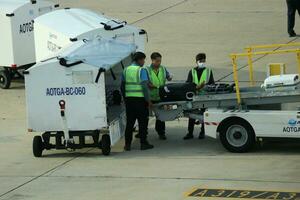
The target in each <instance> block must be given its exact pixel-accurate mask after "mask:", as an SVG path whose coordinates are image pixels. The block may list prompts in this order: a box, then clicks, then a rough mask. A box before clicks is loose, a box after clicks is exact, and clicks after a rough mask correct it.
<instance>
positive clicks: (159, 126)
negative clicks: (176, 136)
mask: <svg viewBox="0 0 300 200" xmlns="http://www.w3.org/2000/svg"><path fill="white" fill-rule="evenodd" d="M155 130H156V132H157V133H158V135H164V134H165V133H166V123H165V122H163V121H160V120H158V119H156V122H155Z"/></svg>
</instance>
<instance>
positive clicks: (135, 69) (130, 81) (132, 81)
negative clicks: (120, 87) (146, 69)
mask: <svg viewBox="0 0 300 200" xmlns="http://www.w3.org/2000/svg"><path fill="white" fill-rule="evenodd" d="M141 69H142V68H141V67H140V66H135V65H131V66H128V67H126V68H125V69H124V72H123V73H124V78H125V96H126V97H144V93H143V88H142V85H141V79H140V74H141Z"/></svg>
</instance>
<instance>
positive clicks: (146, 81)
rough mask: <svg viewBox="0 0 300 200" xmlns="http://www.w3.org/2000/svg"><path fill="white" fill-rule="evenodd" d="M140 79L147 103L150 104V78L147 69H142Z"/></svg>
mask: <svg viewBox="0 0 300 200" xmlns="http://www.w3.org/2000/svg"><path fill="white" fill-rule="evenodd" d="M140 79H141V85H142V89H143V93H144V98H145V101H147V102H150V92H149V77H148V73H147V70H146V69H141V75H140Z"/></svg>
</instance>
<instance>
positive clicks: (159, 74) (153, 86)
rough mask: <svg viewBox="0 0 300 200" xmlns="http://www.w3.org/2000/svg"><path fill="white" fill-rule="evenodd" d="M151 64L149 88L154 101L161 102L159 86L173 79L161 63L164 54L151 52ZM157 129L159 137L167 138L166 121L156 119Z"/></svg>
mask: <svg viewBox="0 0 300 200" xmlns="http://www.w3.org/2000/svg"><path fill="white" fill-rule="evenodd" d="M151 61H152V63H151V65H150V66H149V67H148V74H149V79H150V83H149V88H150V97H151V102H152V103H159V102H160V97H159V87H161V86H164V85H165V84H166V81H167V80H168V81H171V80H172V77H171V75H170V73H169V72H168V70H167V69H166V68H165V67H164V66H162V65H161V61H162V56H161V54H160V53H158V52H154V53H152V54H151ZM155 130H156V132H157V133H158V136H159V139H161V140H166V139H167V137H166V125H165V122H163V121H160V120H158V119H156V122H155Z"/></svg>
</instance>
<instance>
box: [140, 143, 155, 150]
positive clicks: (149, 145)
mask: <svg viewBox="0 0 300 200" xmlns="http://www.w3.org/2000/svg"><path fill="white" fill-rule="evenodd" d="M153 148H154V146H153V145H152V144H149V143H148V142H144V143H141V150H147V149H153Z"/></svg>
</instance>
